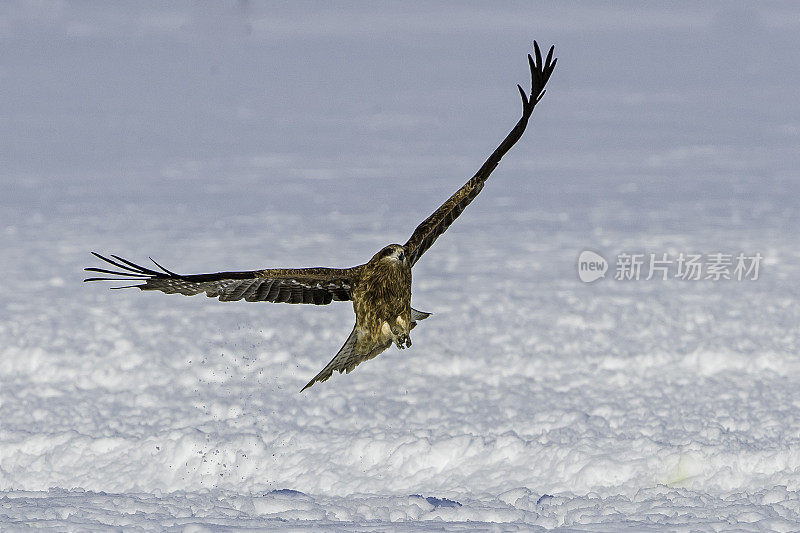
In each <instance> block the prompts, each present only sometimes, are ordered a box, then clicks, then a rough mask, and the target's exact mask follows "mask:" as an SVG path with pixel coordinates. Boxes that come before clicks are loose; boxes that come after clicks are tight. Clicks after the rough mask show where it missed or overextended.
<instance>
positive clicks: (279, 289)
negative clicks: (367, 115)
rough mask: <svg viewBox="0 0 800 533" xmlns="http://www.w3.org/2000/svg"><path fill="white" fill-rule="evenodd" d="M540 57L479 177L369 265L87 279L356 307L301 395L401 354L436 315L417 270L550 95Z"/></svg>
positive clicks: (141, 270)
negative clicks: (415, 303)
mask: <svg viewBox="0 0 800 533" xmlns="http://www.w3.org/2000/svg"><path fill="white" fill-rule="evenodd" d="M533 48H534V56H535V58H534V57H531V55H530V54H528V63H529V65H530V70H531V91H530V94H529V95H527V94H526V93H525V91H524V90H523V89H522V87H521V86H520V85H517V88H518V89H519V93H520V95H521V96H522V117H521V118H520V119H519V121H518V122H517V124H516V125H515V126H514V128H513V129H512V130H511V132H510V133H509V134H508V136H506V138H505V139H504V140H503V142H501V143H500V146H498V147H497V149H495V151H494V152H492V155H490V156H489V159H487V160H486V162H485V163H484V164H483V166H481V168H480V169H479V170H478V172H477V173H476V174H475V175H474V176H473V177H472V178H470V179H469V181H467V183H465V184H464V186H463V187H461V188H460V189H459V190H458V191H456V192H455V194H453V195H452V196H451V197H450V198H448V199H447V201H445V202H444V203H443V204H442V205H441V206H440V207H439V208H438V209H437V210H436V211H434V212H433V214H432V215H431V216H429V217H428V218H426V219H425V220H423V221H422V223H421V224H420V225H419V226H417V228H416V229H415V230H414V233H412V234H411V237H410V238H409V239H408V242H406V243H405V244H403V245H400V244H389V245H387V246H385V247H384V248H383V249H381V250H380V251H379V252H378V253H376V254H375V255H374V256H372V258H371V259H370V260H369V261H367V262H366V263H364V264H361V265H358V266H354V267H352V268H325V267H313V268H268V269H265V270H248V271H242V272H217V273H214V274H190V275H184V274H176V273H175V272H172V271H170V270H167V269H166V268H164V267H162V266H161V265H160V264H158V263H156V262H155V260H153V259H152V258H151V261H153V264H154V265H155V266H156V267H157V268H158V269H159V270H153V269H150V268H146V267H143V266H140V265H137V264H136V263H133V262H131V261H128V260H127V259H123V258H121V257H119V256H116V255H113V254H112V255H111V256H110V257H104V256H102V255H100V254H98V253H96V252H92V254H94V255H95V256H96V257H97V258H99V259H101V260H103V261H105V262H106V263H109V264H111V265H113V266H114V267H116V268H117V269H118V270H110V269H108V268H95V267H89V268H86V269H85V270H87V271H90V272H99V273H101V274H104V275H110V276H112V277H105V276H104V277H92V278H87V279H85V280H84V281H119V280H126V281H135V282H136V284H134V285H127V286H125V287H114V288H118V289H123V288H132V287H138V288H139V289H141V290H143V291H161V292H165V293H167V294H175V293H177V294H185V295H187V296H193V295H195V294H200V293H203V292H204V293H205V294H206V296H208V297H211V298H219V300H220V301H223V302H232V301H236V300H242V299H244V300H245V301H248V302H285V303H292V304H300V303H303V304H315V305H326V304H329V303H331V302H332V301H337V302H346V301H352V302H353V310H354V311H355V314H356V323H355V326H353V331H351V332H350V336H349V337H347V340H346V341H345V343H344V345H343V346H342V348H341V349H340V350H339V352H338V353H337V354H336V356H334V358H333V359H331V361H330V362H329V363H328V364H327V365H326V366H325V368H323V369H322V370H321V371H320V372H319V373H318V374H317V375H316V376H314V378H313V379H312V380H311V381H309V382H308V383H307V384H306V386H305V387H303V388H302V389H301V392H302V391H304V390H305V389H307V388H308V387H310V386H312V385H313V384H314V383H316V382H317V381H320V382H322V381H325V380H327V379H328V378H330V377H331V375H332V374H333V372H334V371H338V372H339V373H342V372H347V373H350V371H351V370H353V369H354V368H355V367H356V366H357V365H359V364H360V363H362V362H364V361H367V360H369V359H372V358H373V357H375V356H377V355H378V354H380V353H381V352H383V351H384V350H386V349H387V348H389V346H391V345H392V343H394V344H395V345H396V346H397V347H398V348H399V349H401V350H402V349H404V348H407V347H410V346H411V336H410V334H411V330H412V329H413V328H414V327H415V326H416V325H417V323H418V322H419V321H420V320H423V319H425V318H427V317H428V316H429V315H430V313H426V312H424V311H418V310H416V309H413V308H412V307H411V268H412V267H413V266H414V264H415V263H416V262H417V261H418V260H419V258H420V257H421V256H422V254H424V253H425V251H426V250H428V248H430V247H431V246H432V245H433V243H434V241H436V239H437V238H438V237H439V236H440V235H441V234H442V233H444V232H445V230H447V228H448V227H450V224H452V223H453V221H454V220H455V219H456V218H457V217H458V215H460V214H461V212H462V211H463V210H464V208H466V207H467V206H468V205H469V204H470V202H472V200H474V199H475V197H476V196H477V195H478V193H480V192H481V189H483V186H484V184H485V183H486V180H487V179H488V178H489V175H490V174H491V173H492V171H493V170H494V169H495V168H496V167H497V165H498V163H499V162H500V159H501V158H502V157H503V156H504V155H505V154H506V152H508V151H509V150H510V149H511V147H512V146H514V144H515V143H516V142H517V141H518V140H519V138H520V137H522V134H523V133H524V132H525V127H526V126H527V125H528V119H529V118H530V117H531V113H533V109H534V107H535V106H536V104H537V103H539V101H540V100H541V99H542V97H543V96H544V93H545V89H544V87H545V85H546V84H547V80H548V79H549V78H550V74H552V72H553V69H554V68H555V66H556V59H555V58H553V49H554V47H552V46H551V47H550V51H549V52H548V53H547V57H546V58H545V59H544V61H543V60H542V54H541V51H540V50H539V45H538V44H537V43H536V41H534V43H533Z"/></svg>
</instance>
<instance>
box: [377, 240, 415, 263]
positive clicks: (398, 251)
mask: <svg viewBox="0 0 800 533" xmlns="http://www.w3.org/2000/svg"><path fill="white" fill-rule="evenodd" d="M372 260H373V261H395V262H398V263H402V264H406V262H407V260H408V258H407V257H406V250H405V248H403V247H402V246H401V245H399V244H389V245H387V246H384V247H383V249H382V250H381V251H380V252H378V253H377V254H375V255H374V256H373V257H372Z"/></svg>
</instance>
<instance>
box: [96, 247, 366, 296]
mask: <svg viewBox="0 0 800 533" xmlns="http://www.w3.org/2000/svg"><path fill="white" fill-rule="evenodd" d="M92 254H94V255H95V256H97V257H98V258H100V259H102V260H103V261H105V262H107V263H110V264H111V265H113V266H114V267H116V268H117V269H119V270H109V269H106V268H95V267H89V268H86V269H84V270H87V271H89V272H99V273H101V274H105V275H106V276H104V277H94V278H87V279H85V280H84V281H135V282H141V283H136V284H133V285H126V286H124V287H114V288H115V289H125V288H131V287H138V288H139V289H141V290H143V291H161V292H166V293H167V294H185V295H186V296H194V295H195V294H200V293H201V292H204V293H206V295H207V296H209V297H210V298H219V299H220V301H223V302H233V301H236V300H242V299H244V300H246V301H248V302H285V303H290V304H316V305H325V304H329V303H331V302H332V301H334V300H336V301H347V300H352V299H353V298H352V290H353V286H354V285H355V284H356V283H357V282H358V279H359V275H360V272H361V269H362V266H357V267H353V268H323V267H315V268H274V269H267V270H249V271H244V272H217V273H215V274H190V275H183V274H176V273H174V272H171V271H169V270H167V269H166V268H164V267H162V266H161V265H159V264H158V263H156V262H155V261H153V260H152V259H151V261H153V263H155V265H156V266H157V267H158V268H160V269H161V271H160V272H159V271H157V270H151V269H149V268H145V267H143V266H141V265H137V264H136V263H132V262H131V261H128V260H127V259H123V258H121V257H118V256H116V255H112V256H111V257H112V258H113V259H110V258H108V257H104V256H102V255H100V254H98V253H95V252H92ZM107 276H110V277H107Z"/></svg>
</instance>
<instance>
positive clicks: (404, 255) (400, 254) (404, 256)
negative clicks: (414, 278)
mask: <svg viewBox="0 0 800 533" xmlns="http://www.w3.org/2000/svg"><path fill="white" fill-rule="evenodd" d="M397 258H398V259H399V260H400V261H405V260H406V253H405V252H400V253H399V254H398V256H397Z"/></svg>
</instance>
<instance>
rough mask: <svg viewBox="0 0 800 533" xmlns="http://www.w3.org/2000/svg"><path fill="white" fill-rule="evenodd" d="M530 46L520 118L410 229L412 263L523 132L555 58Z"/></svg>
mask: <svg viewBox="0 0 800 533" xmlns="http://www.w3.org/2000/svg"><path fill="white" fill-rule="evenodd" d="M533 49H534V55H535V56H536V59H535V60H534V58H533V57H531V56H530V54H528V63H529V64H530V68H531V93H530V96H526V94H525V91H524V90H523V89H522V87H521V86H519V85H517V88H519V93H520V95H521V96H522V118H520V119H519V122H517V125H516V126H514V129H512V130H511V132H510V133H509V134H508V136H507V137H506V138H505V139H504V140H503V142H502V143H500V146H498V147H497V149H496V150H495V151H494V152H493V153H492V155H490V156H489V159H487V160H486V162H485V163H484V164H483V166H482V167H481V168H480V169H479V170H478V172H477V173H476V174H475V175H474V176H473V177H472V178H471V179H470V180H469V181H468V182H467V183H466V184H464V186H463V187H461V188H460V189H459V190H458V191H456V192H455V194H453V196H451V197H450V198H448V199H447V201H446V202H445V203H443V204H442V206H441V207H439V209H437V210H436V211H435V212H434V213H433V214H432V215H431V216H429V217H428V218H426V219H425V220H424V221H423V222H422V224H420V225H419V226H417V229H415V230H414V233H413V234H412V235H411V237H410V238H409V239H408V242H407V243H406V244H405V245H404V247H405V251H406V256H407V257H408V259H409V261H410V262H411V265H412V266H413V265H414V263H416V262H417V260H418V259H419V258H420V256H422V254H424V253H425V251H426V250H427V249H428V248H430V247H431V246H432V245H433V243H434V241H435V240H436V238H437V237H439V235H441V234H442V233H444V232H445V230H447V228H448V227H449V226H450V224H452V223H453V221H454V220H455V219H456V218H457V217H458V215H460V214H461V212H462V211H463V210H464V208H465V207H467V206H468V205H469V203H470V202H472V200H474V199H475V197H476V196H478V193H479V192H481V189H483V184H484V183H485V182H486V179H487V178H488V177H489V175H490V174H491V173H492V171H493V170H494V169H495V168H496V167H497V164H498V163H499V162H500V159H501V158H502V157H503V156H504V155H505V154H506V152H508V151H509V150H510V149H511V147H512V146H514V144H515V143H516V142H517V141H518V140H519V138H520V137H522V134H523V133H524V132H525V127H526V126H527V125H528V119H529V118H530V116H531V113H533V108H534V107H535V106H536V104H537V103H539V100H541V99H542V97H543V96H544V93H545V90H544V86H545V85H546V84H547V80H548V79H550V74H552V73H553V69H554V68H555V66H556V61H557V60H556V59H555V58H553V49H554V47H553V46H551V47H550V51H549V52H548V53H547V58H546V59H545V60H544V61H542V54H541V52H540V50H539V45H538V44H537V43H536V41H534V42H533Z"/></svg>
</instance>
